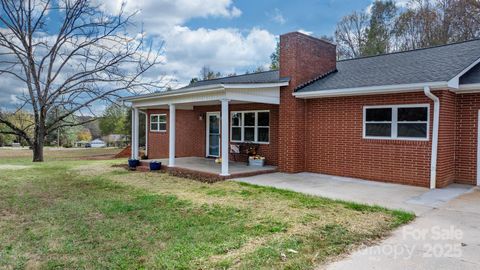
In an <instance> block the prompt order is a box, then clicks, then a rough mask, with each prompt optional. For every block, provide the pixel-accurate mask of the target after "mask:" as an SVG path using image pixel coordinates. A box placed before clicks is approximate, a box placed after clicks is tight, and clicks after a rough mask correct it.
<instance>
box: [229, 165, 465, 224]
mask: <svg viewBox="0 0 480 270" xmlns="http://www.w3.org/2000/svg"><path fill="white" fill-rule="evenodd" d="M235 181H240V182H245V183H250V184H255V185H260V186H271V187H276V188H281V189H288V190H292V191H297V192H302V193H306V194H310V195H316V196H322V197H326V198H332V199H340V200H346V201H354V202H359V203H365V204H370V205H380V206H384V207H387V208H391V209H402V210H406V211H410V212H414V213H415V214H416V215H417V216H418V215H422V214H423V213H425V212H427V211H430V210H432V209H434V208H437V207H439V206H440V205H442V204H445V203H446V202H448V201H449V200H451V199H453V198H455V197H458V196H459V195H461V194H463V193H465V192H467V191H468V190H470V189H471V188H472V187H471V186H466V185H451V186H449V187H447V188H444V189H436V190H429V189H427V188H422V187H413V186H406V185H397V184H388V183H381V182H374V181H366V180H360V179H354V178H346V177H338V176H330V175H323V174H315V173H298V174H285V173H272V174H264V175H258V176H253V177H246V178H240V179H235Z"/></svg>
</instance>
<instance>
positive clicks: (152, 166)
mask: <svg viewBox="0 0 480 270" xmlns="http://www.w3.org/2000/svg"><path fill="white" fill-rule="evenodd" d="M161 168H162V163H161V162H159V161H155V160H154V161H152V162H150V171H159V170H160V169H161Z"/></svg>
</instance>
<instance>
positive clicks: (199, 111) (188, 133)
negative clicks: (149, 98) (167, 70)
mask: <svg viewBox="0 0 480 270" xmlns="http://www.w3.org/2000/svg"><path fill="white" fill-rule="evenodd" d="M247 110H270V143H269V144H261V145H260V147H259V154H260V155H263V156H265V159H266V163H267V164H270V165H277V164H278V105H269V104H259V103H248V104H230V111H247ZM220 111H221V108H220V105H215V106H197V107H194V110H177V112H176V145H175V147H176V151H175V152H176V156H177V157H189V156H194V157H204V156H205V155H206V153H205V152H206V146H205V143H206V137H205V136H206V117H205V113H206V112H220ZM148 113H149V115H150V114H155V113H166V114H167V132H149V139H148V156H149V158H167V157H168V140H169V132H168V131H169V125H168V115H169V113H168V110H148ZM200 116H202V120H199V118H200ZM149 119H150V117H149Z"/></svg>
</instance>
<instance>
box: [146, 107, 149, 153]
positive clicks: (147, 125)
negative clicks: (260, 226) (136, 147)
mask: <svg viewBox="0 0 480 270" xmlns="http://www.w3.org/2000/svg"><path fill="white" fill-rule="evenodd" d="M148 120H149V119H148V112H145V156H148V127H149V126H150V125H149V123H148Z"/></svg>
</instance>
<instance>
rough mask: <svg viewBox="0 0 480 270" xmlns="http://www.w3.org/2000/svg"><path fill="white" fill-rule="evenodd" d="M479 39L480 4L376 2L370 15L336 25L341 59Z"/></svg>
mask: <svg viewBox="0 0 480 270" xmlns="http://www.w3.org/2000/svg"><path fill="white" fill-rule="evenodd" d="M478 37H480V1H478V0H410V2H409V3H408V5H407V6H406V7H405V8H402V9H400V10H398V9H397V8H395V4H394V2H393V1H391V0H388V1H375V2H374V3H373V4H372V7H371V9H370V11H369V12H367V11H366V10H364V11H360V12H358V11H357V12H354V13H352V14H350V15H347V16H345V17H343V18H342V19H341V20H340V21H339V22H338V24H337V28H336V31H335V41H336V42H337V49H338V56H339V58H340V59H344V58H352V57H360V56H369V55H376V54H383V53H390V52H395V51H404V50H412V49H418V48H425V47H431V46H436V45H443V44H448V43H452V42H460V41H465V40H470V39H474V38H478Z"/></svg>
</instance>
